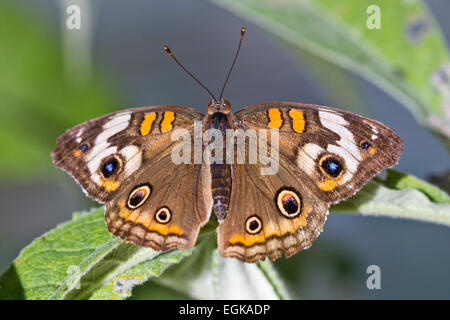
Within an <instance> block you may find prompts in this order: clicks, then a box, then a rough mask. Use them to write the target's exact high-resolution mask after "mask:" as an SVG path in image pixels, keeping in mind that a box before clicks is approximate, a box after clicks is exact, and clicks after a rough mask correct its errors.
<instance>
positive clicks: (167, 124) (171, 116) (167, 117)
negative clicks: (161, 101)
mask: <svg viewBox="0 0 450 320" xmlns="http://www.w3.org/2000/svg"><path fill="white" fill-rule="evenodd" d="M173 120H175V113H174V112H172V111H166V112H164V118H163V120H162V121H161V132H167V131H170V130H172V127H173V126H172V122H173Z"/></svg>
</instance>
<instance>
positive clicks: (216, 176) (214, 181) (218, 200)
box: [206, 100, 232, 221]
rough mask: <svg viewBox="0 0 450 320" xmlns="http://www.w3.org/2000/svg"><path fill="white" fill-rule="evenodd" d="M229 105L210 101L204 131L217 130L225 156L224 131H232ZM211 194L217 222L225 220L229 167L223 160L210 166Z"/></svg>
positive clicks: (229, 181) (229, 178)
mask: <svg viewBox="0 0 450 320" xmlns="http://www.w3.org/2000/svg"><path fill="white" fill-rule="evenodd" d="M230 116H231V112H230V104H229V102H228V101H226V100H221V101H220V102H215V101H211V102H210V103H209V104H208V115H207V116H206V117H207V120H206V130H208V129H217V130H219V131H220V132H221V133H222V137H223V153H222V154H223V155H225V154H226V130H227V129H232V125H231V119H230ZM210 172H211V193H212V196H213V207H214V212H215V214H216V216H217V219H219V221H222V220H223V219H225V217H226V215H227V211H228V205H229V202H230V195H231V182H232V178H231V165H230V164H226V163H225V161H224V160H222V161H220V160H219V161H213V162H212V163H211V164H210Z"/></svg>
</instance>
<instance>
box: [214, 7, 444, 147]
mask: <svg viewBox="0 0 450 320" xmlns="http://www.w3.org/2000/svg"><path fill="white" fill-rule="evenodd" d="M213 2H215V3H217V4H219V5H220V6H223V7H224V8H227V9H229V10H231V11H233V12H235V13H236V14H238V15H241V16H243V17H245V18H247V19H249V20H250V21H252V22H254V23H256V24H257V25H259V26H261V27H262V28H264V29H266V30H268V31H269V32H270V33H272V34H274V35H276V36H277V38H279V39H281V40H283V41H285V42H286V43H288V44H289V47H290V48H294V50H306V51H308V52H310V53H312V54H313V55H316V56H319V57H321V58H323V59H326V60H327V61H329V62H331V63H334V64H337V65H339V66H341V67H343V68H346V69H349V70H351V71H353V72H355V73H357V74H359V75H361V76H362V77H364V78H366V79H367V80H368V81H371V82H372V83H374V84H375V85H377V86H379V87H380V88H381V89H383V90H384V91H385V92H386V93H388V94H390V95H391V96H392V97H394V98H395V99H397V100H398V101H399V102H401V103H403V104H404V105H405V106H406V107H407V108H408V109H409V110H410V111H411V112H412V113H413V114H414V115H415V116H416V119H417V120H418V121H419V122H421V123H423V124H425V125H427V126H428V127H429V128H431V129H432V130H433V131H434V132H436V133H438V134H439V135H441V136H443V137H445V138H446V139H447V141H448V138H450V129H449V128H450V109H449V108H450V107H449V105H450V95H449V94H448V92H449V91H448V87H449V85H450V80H449V79H450V59H449V53H448V48H447V45H446V43H445V40H444V37H443V35H442V33H441V31H440V29H439V27H438V25H437V24H436V21H435V20H434V18H433V17H432V15H431V14H430V12H429V11H428V9H427V7H426V6H425V4H424V3H423V1H419V0H417V1H376V2H374V1H372V0H345V1H336V0H308V1H295V0H213ZM374 4H376V5H377V6H378V7H379V8H380V12H381V20H380V21H381V29H369V28H368V27H367V20H368V19H370V16H371V15H373V12H372V11H369V13H367V10H368V8H369V6H372V5H374Z"/></svg>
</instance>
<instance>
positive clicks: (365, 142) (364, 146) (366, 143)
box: [361, 141, 371, 150]
mask: <svg viewBox="0 0 450 320" xmlns="http://www.w3.org/2000/svg"><path fill="white" fill-rule="evenodd" d="M370 146H371V145H370V143H368V142H367V141H364V142H363V143H361V148H363V149H364V150H367V149H369V148H370Z"/></svg>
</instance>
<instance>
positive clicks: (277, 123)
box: [268, 109, 283, 130]
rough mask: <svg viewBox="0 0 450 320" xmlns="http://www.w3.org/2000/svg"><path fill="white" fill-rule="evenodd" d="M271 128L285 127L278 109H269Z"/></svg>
mask: <svg viewBox="0 0 450 320" xmlns="http://www.w3.org/2000/svg"><path fill="white" fill-rule="evenodd" d="M268 115H269V120H270V122H269V128H271V129H276V130H278V129H280V128H281V126H282V125H283V119H282V118H281V112H280V110H278V109H269V113H268Z"/></svg>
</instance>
